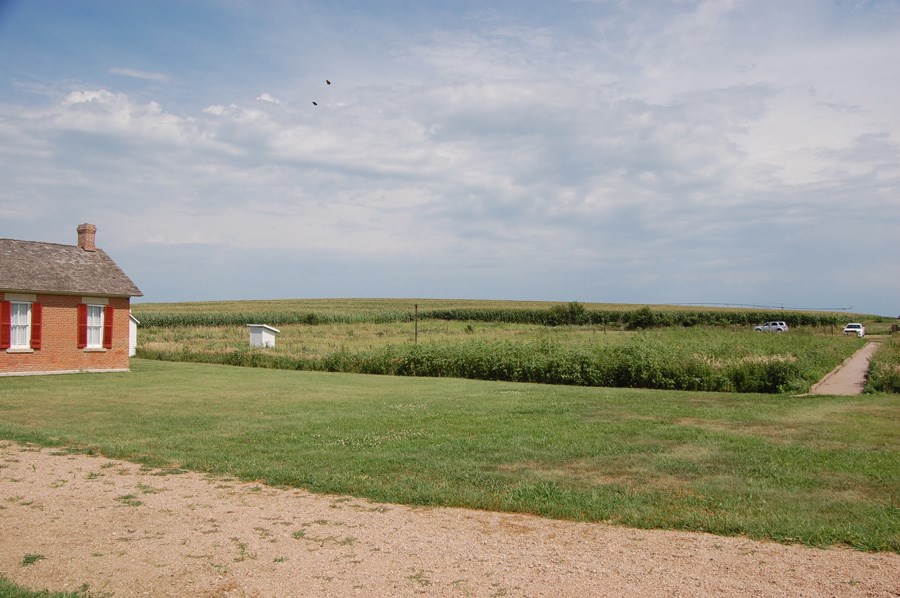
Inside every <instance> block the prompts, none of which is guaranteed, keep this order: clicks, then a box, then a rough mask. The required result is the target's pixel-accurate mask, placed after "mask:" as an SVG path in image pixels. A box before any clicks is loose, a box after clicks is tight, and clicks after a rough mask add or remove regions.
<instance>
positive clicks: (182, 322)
mask: <svg viewBox="0 0 900 598" xmlns="http://www.w3.org/2000/svg"><path fill="white" fill-rule="evenodd" d="M137 315H138V317H139V319H140V320H141V325H143V326H150V327H161V328H177V327H183V326H235V325H243V324H251V323H262V324H271V325H274V326H278V325H280V324H310V325H316V324H386V323H392V322H409V321H412V320H413V319H414V318H415V315H414V313H413V312H411V311H391V312H382V313H346V314H328V313H315V312H239V313H216V312H201V313H163V312H144V311H140V312H139V313H138V314H137ZM418 317H419V318H421V319H423V320H456V321H471V322H503V323H509V324H538V325H544V326H563V325H578V326H588V325H592V326H617V327H623V328H625V329H628V330H642V329H646V328H666V327H693V326H701V325H703V326H749V325H753V324H761V323H763V322H766V321H769V320H783V321H785V322H787V324H788V326H791V327H799V326H814V327H820V326H835V325H837V324H838V322H839V319H838V316H836V315H834V314H826V313H811V312H781V311H777V312H770V311H699V310H684V311H677V310H672V311H670V310H665V311H656V310H651V309H650V308H649V307H642V308H639V309H635V310H630V311H628V310H626V311H622V310H588V309H585V308H584V306H583V305H581V304H580V303H569V304H566V305H557V306H553V307H551V308H549V309H502V308H495V309H438V310H427V311H422V312H420V313H419V314H418Z"/></svg>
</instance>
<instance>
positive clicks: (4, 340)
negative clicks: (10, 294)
mask: <svg viewBox="0 0 900 598" xmlns="http://www.w3.org/2000/svg"><path fill="white" fill-rule="evenodd" d="M11 336H12V306H11V305H10V304H9V301H0V349H9V345H10V342H11V338H10V337H11Z"/></svg>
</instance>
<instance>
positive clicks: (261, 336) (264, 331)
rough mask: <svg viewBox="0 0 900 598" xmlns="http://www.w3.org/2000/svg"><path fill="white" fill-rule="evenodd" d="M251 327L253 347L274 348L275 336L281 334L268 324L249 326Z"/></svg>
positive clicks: (251, 343)
mask: <svg viewBox="0 0 900 598" xmlns="http://www.w3.org/2000/svg"><path fill="white" fill-rule="evenodd" d="M247 326H249V327H250V346H251V347H274V346H275V335H276V334H278V333H279V332H281V331H280V330H278V329H277V328H272V327H271V326H268V325H266V324H247Z"/></svg>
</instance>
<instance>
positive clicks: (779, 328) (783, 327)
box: [753, 321, 788, 332]
mask: <svg viewBox="0 0 900 598" xmlns="http://www.w3.org/2000/svg"><path fill="white" fill-rule="evenodd" d="M753 330H758V331H760V332H787V330H788V325H787V322H781V321H778V322H766V323H765V324H763V325H762V326H757V327H756V328H754V329H753Z"/></svg>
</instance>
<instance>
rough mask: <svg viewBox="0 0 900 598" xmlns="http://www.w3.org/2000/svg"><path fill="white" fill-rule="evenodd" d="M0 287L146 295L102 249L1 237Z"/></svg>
mask: <svg viewBox="0 0 900 598" xmlns="http://www.w3.org/2000/svg"><path fill="white" fill-rule="evenodd" d="M0 291H32V292H35V291H36V292H47V293H71V294H89V295H106V296H111V297H140V296H143V293H142V292H141V290H140V289H139V288H137V286H136V285H135V284H134V282H132V281H131V279H130V278H128V276H127V275H126V274H125V272H123V271H122V269H121V268H119V266H117V265H116V263H115V262H114V261H112V259H111V258H110V257H109V256H108V255H106V252H104V251H103V250H102V249H96V250H94V251H86V250H84V249H82V248H81V247H78V246H76V245H61V244H58V243H43V242H40V241H18V240H16V239H0Z"/></svg>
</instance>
